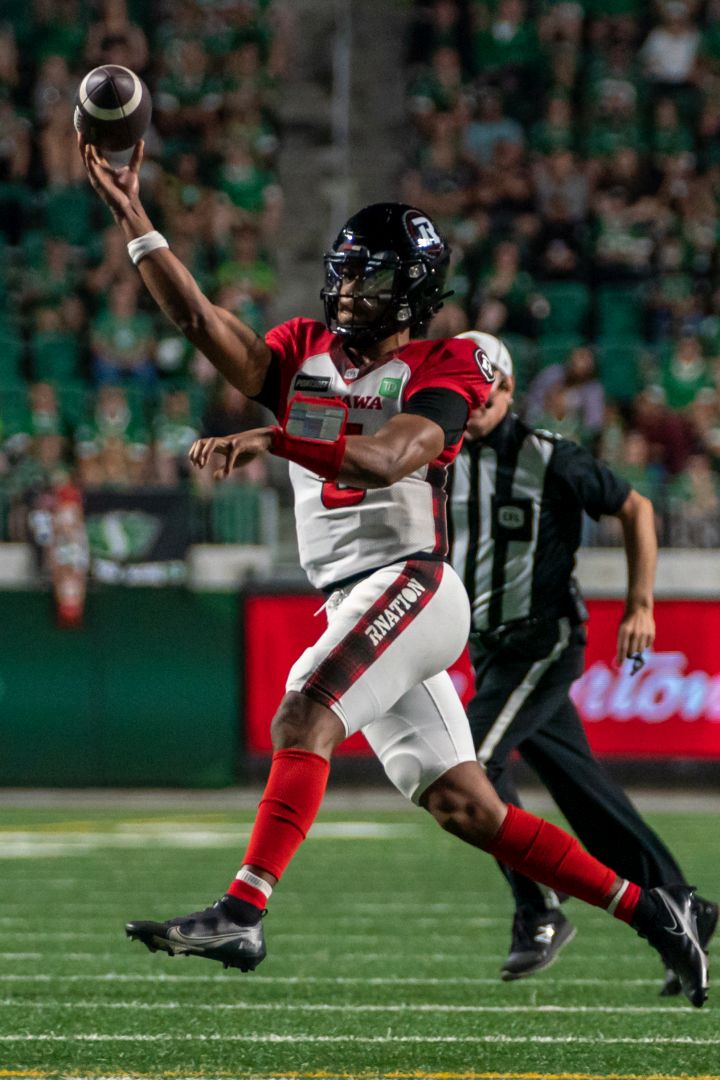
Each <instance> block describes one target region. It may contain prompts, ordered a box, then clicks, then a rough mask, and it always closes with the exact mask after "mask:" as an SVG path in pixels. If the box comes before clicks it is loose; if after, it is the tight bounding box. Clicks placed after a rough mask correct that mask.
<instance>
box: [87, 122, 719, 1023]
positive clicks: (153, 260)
mask: <svg viewBox="0 0 720 1080" xmlns="http://www.w3.org/2000/svg"><path fill="white" fill-rule="evenodd" d="M80 150H81V153H82V155H83V158H84V161H85V165H86V168H87V172H88V176H89V178H90V181H91V183H92V185H93V187H94V189H95V190H96V192H97V193H98V194H99V195H100V196H101V197H102V198H103V199H104V201H105V202H106V203H107V205H108V206H109V207H110V209H111V211H112V213H113V215H114V217H115V219H116V221H117V222H118V224H119V225H120V227H121V229H122V230H123V233H124V236H125V238H126V240H127V241H128V253H129V255H130V258H131V259H132V261H133V262H134V263H135V264H136V265H137V266H138V268H139V272H140V276H141V277H142V279H143V281H144V283H145V285H146V286H147V288H148V289H149V291H150V293H151V294H152V296H153V297H154V298H155V300H156V301H157V303H158V305H159V307H160V308H161V309H162V310H163V311H164V312H165V314H166V315H168V316H169V317H170V318H171V319H172V320H173V322H174V323H175V324H176V325H177V326H178V327H179V328H180V330H181V331H182V332H183V333H184V334H185V335H186V337H187V338H188V339H189V340H190V341H191V342H192V343H193V345H194V346H195V347H196V348H198V349H200V350H201V351H202V352H203V353H204V354H205V355H206V356H207V357H208V358H209V359H210V360H211V361H212V363H213V364H214V365H215V367H216V368H217V369H218V370H219V371H220V372H221V373H222V374H223V375H224V376H225V378H227V379H228V381H229V382H231V383H232V384H233V385H234V386H236V387H237V388H238V389H239V390H241V391H242V392H243V393H244V394H246V395H248V396H249V397H253V398H255V399H257V400H260V401H262V402H264V403H265V404H267V405H269V406H270V407H271V408H272V409H273V411H274V412H275V415H276V416H277V417H278V419H279V421H280V423H279V424H277V425H274V426H272V427H267V428H260V429H257V430H254V431H248V432H245V433H243V434H241V435H236V436H231V437H229V438H224V439H208V440H199V441H198V442H196V443H195V444H194V445H193V447H192V449H191V451H190V456H191V460H192V462H193V464H194V465H196V466H197V467H199V468H204V467H205V466H206V465H208V464H209V463H210V462H211V461H212V460H213V458H217V459H218V460H219V461H220V462H221V467H220V468H219V469H218V470H217V472H216V475H219V476H224V475H228V474H229V473H230V472H231V471H232V469H233V468H235V467H236V466H239V465H243V464H245V463H246V462H247V461H248V460H250V459H251V458H253V457H254V456H255V455H257V454H260V453H265V452H270V453H272V454H276V455H279V456H280V457H284V458H286V459H288V460H289V461H290V463H291V465H290V468H291V477H292V482H293V486H294V489H295V505H296V518H297V527H298V535H299V545H300V553H301V560H302V563H303V566H304V568H305V570H306V571H307V574H308V576H309V578H310V580H311V582H312V583H313V584H314V585H317V586H319V587H320V588H322V589H324V590H325V591H326V592H327V593H328V596H329V599H328V601H327V605H326V608H327V615H328V627H327V629H326V630H325V631H324V633H322V634H321V635H320V637H319V638H318V641H317V642H316V643H315V644H314V645H313V646H312V647H311V648H309V649H308V650H306V652H305V653H304V654H303V655H302V656H301V657H300V658H299V660H298V661H297V662H296V663H295V665H294V666H293V668H292V669H291V671H290V675H289V677H288V683H287V690H286V694H285V696H284V697H283V699H282V702H281V704H280V707H279V709H278V711H277V713H276V715H275V717H274V718H273V721H272V737H273V746H274V754H273V759H272V765H271V769H270V775H269V778H268V781H267V785H266V788H265V792H264V795H263V798H262V801H261V803H260V806H259V808H258V813H257V817H256V819H255V824H254V827H253V831H252V835H251V838H250V842H249V845H248V848H247V851H246V853H245V857H244V859H243V863H242V866H241V868H240V870H239V872H238V874H237V876H236V878H235V879H234V880H233V882H232V883H231V885H230V886H229V888H228V891H227V894H226V895H225V896H224V897H222V898H221V899H220V900H219V901H217V902H216V903H215V904H214V905H213V906H212V907H208V908H206V909H204V910H203V911H199V912H195V913H193V914H191V915H185V916H180V917H177V918H173V919H169V920H167V921H166V922H152V921H138V922H131V923H129V924H128V926H127V933H128V935H129V936H130V937H131V938H135V939H139V940H140V941H142V942H144V944H146V945H147V946H148V948H150V949H151V950H153V951H155V950H157V949H162V950H164V951H166V952H169V953H190V954H193V955H197V956H201V957H206V958H209V959H214V960H219V961H221V962H222V963H224V964H225V965H228V966H234V967H239V968H241V969H243V970H248V969H253V968H255V967H256V966H257V964H259V963H260V961H261V960H262V959H263V957H264V956H265V944H264V937H263V930H262V922H261V916H262V914H263V911H264V909H265V906H266V903H267V900H268V898H269V896H270V895H271V893H272V891H273V888H274V886H275V885H276V884H277V882H278V880H279V879H280V878H281V877H282V874H283V873H284V871H285V869H286V867H287V865H288V863H289V862H290V860H291V858H292V856H293V855H294V853H295V852H296V851H297V849H298V847H299V846H300V844H301V843H302V841H303V840H304V838H305V835H306V833H307V831H308V829H309V828H310V826H311V825H312V822H313V820H314V818H315V816H316V814H317V811H318V809H319V807H320V803H321V801H322V798H323V795H324V792H325V787H326V783H327V778H328V772H329V767H330V766H329V763H330V758H331V756H332V753H333V750H334V749H335V747H336V746H337V745H338V744H339V743H340V742H342V741H343V740H344V739H345V738H346V737H347V736H348V735H349V734H352V732H354V731H358V730H362V731H363V732H364V733H365V735H366V737H367V739H368V741H369V743H370V745H371V746H372V747H373V749H374V751H375V753H376V754H377V755H378V757H379V758H380V760H381V762H382V764H383V766H384V768H385V771H386V772H387V774H388V776H389V778H390V779H391V781H392V782H393V783H394V784H395V785H396V786H397V787H398V788H399V790H400V791H401V792H402V793H403V794H404V795H406V796H407V797H408V798H409V799H411V800H413V801H414V802H415V803H417V804H419V805H420V806H422V807H424V808H425V809H426V810H427V811H429V812H430V813H431V814H432V815H433V816H434V817H435V818H436V820H437V821H438V822H439V823H440V825H441V826H442V827H443V828H445V829H447V830H448V831H449V832H451V833H454V834H455V835H456V836H459V837H460V838H462V839H463V840H466V841H467V842H468V843H470V844H473V845H475V846H477V847H479V848H482V849H484V850H486V851H488V852H490V853H491V854H493V855H494V856H495V857H496V858H498V859H500V860H502V862H504V863H506V864H507V865H509V866H512V867H514V868H515V869H517V870H519V871H521V872H523V873H525V874H526V875H527V876H529V877H532V878H534V879H535V880H537V881H540V882H541V883H542V884H545V885H547V886H549V887H550V888H553V889H555V890H559V891H561V892H566V893H569V894H571V895H573V896H578V897H580V898H581V899H583V900H585V901H586V902H588V903H590V904H594V905H596V906H598V907H602V908H605V909H606V910H608V911H609V912H610V913H611V914H613V915H614V916H615V917H616V918H619V919H621V920H623V921H625V922H627V923H629V924H631V925H633V926H634V927H635V929H636V930H637V931H638V932H639V933H640V934H641V935H642V936H644V937H646V938H647V939H648V941H649V942H650V943H651V944H652V945H654V947H655V948H657V949H658V951H659V952H660V953H661V955H662V956H663V958H664V959H665V962H666V963H667V964H668V965H669V966H670V967H672V968H673V969H674V970H676V972H677V974H678V977H679V978H680V980H681V983H682V986H683V989H684V991H685V993H686V995H687V996H688V997H689V999H690V1000H691V1001H692V1002H693V1004H695V1005H697V1006H700V1005H702V1003H703V1002H704V1001H705V999H706V996H707V959H706V956H705V953H704V952H703V950H702V948H701V947H700V944H699V942H698V940H697V928H696V925H695V922H694V915H693V911H692V904H691V901H692V890H691V889H689V888H688V887H685V886H682V887H674V888H666V889H660V888H658V889H654V890H643V889H640V888H639V886H637V885H635V884H633V883H632V882H630V881H627V880H625V879H623V878H620V877H618V875H616V874H615V873H614V871H612V870H611V869H609V868H608V867H607V866H604V865H603V864H602V863H600V862H599V861H598V860H597V859H595V858H593V857H592V856H591V855H589V854H588V853H587V852H585V851H584V850H583V849H582V848H581V847H580V845H579V844H578V842H577V841H576V840H575V839H573V838H572V837H571V836H569V835H568V834H567V833H565V832H563V831H562V830H561V829H559V828H557V827H556V826H554V825H550V824H549V823H547V822H545V821H543V820H541V819H540V818H538V817H535V816H534V815H532V814H529V813H527V812H526V811H525V810H522V809H519V808H517V807H513V806H509V805H506V804H505V803H503V802H502V800H501V799H500V798H499V796H498V795H497V794H496V792H495V790H494V788H493V787H492V785H491V784H490V782H489V780H488V779H487V777H486V775H485V773H484V772H483V770H482V768H481V767H480V765H479V764H478V762H477V760H476V759H475V751H474V747H473V742H472V738H471V735H470V729H469V725H468V722H467V719H466V717H465V713H464V711H463V708H462V705H461V703H460V699H459V698H458V696H457V694H456V693H455V690H454V688H453V686H452V683H451V681H450V679H449V676H448V675H447V674H446V672H445V669H446V668H447V666H448V665H449V664H450V663H451V662H452V661H453V660H455V659H456V657H457V656H458V654H459V653H460V652H461V650H462V648H463V646H464V645H465V642H466V639H467V636H468V629H469V623H470V618H469V605H468V600H467V596H466V594H465V590H464V587H463V585H462V582H461V581H460V579H459V578H458V576H457V575H456V574H455V572H454V571H453V570H452V568H451V567H450V566H449V564H448V563H447V562H446V561H445V555H446V550H447V544H446V536H445V529H446V523H445V506H444V490H443V486H444V480H445V470H446V466H447V465H448V464H449V463H450V462H451V461H452V460H453V459H454V457H455V456H456V454H457V452H458V450H459V448H460V445H461V442H462V433H463V429H464V425H465V422H466V420H467V417H468V416H469V414H470V412H472V411H473V410H475V409H476V408H478V407H479V406H480V405H482V404H483V402H485V401H486V400H487V397H488V395H489V393H490V391H491V389H492V379H493V375H492V370H491V369H490V367H489V364H488V361H487V357H486V356H485V354H484V352H483V351H482V349H479V348H478V347H477V346H476V345H475V343H474V342H472V341H469V340H467V339H462V340H460V339H449V340H441V341H422V340H420V341H418V340H412V339H411V334H412V333H413V332H415V333H417V332H418V331H419V330H421V328H422V326H423V325H424V324H425V323H426V322H427V320H428V319H429V318H430V317H431V315H432V314H433V313H434V312H435V311H437V310H438V308H439V307H440V306H441V304H442V300H443V296H444V293H443V289H444V280H445V274H446V269H447V264H448V255H449V252H448V247H447V244H446V243H445V241H444V240H443V239H442V237H441V236H440V235H439V234H438V232H437V230H436V229H435V227H434V225H433V223H432V221H430V220H429V219H428V218H427V216H426V215H425V214H423V213H422V212H421V211H420V210H417V209H415V208H413V207H409V206H404V205H401V204H398V203H380V204H377V205H375V206H370V207H366V208H365V209H364V210H361V211H360V212H359V213H357V214H355V215H354V216H353V217H352V218H350V220H349V221H348V222H347V224H346V225H345V226H344V227H343V228H342V229H341V231H340V233H339V235H338V237H337V239H336V241H335V243H334V245H333V247H332V250H331V251H330V252H329V253H328V254H327V255H326V257H325V286H324V288H323V290H322V296H323V300H324V303H325V316H326V324H325V325H322V324H320V323H318V322H315V321H313V320H310V319H293V320H292V321H290V322H288V323H284V324H283V325H281V326H279V327H276V328H275V329H274V330H271V331H270V333H269V334H268V335H267V337H266V338H265V339H263V338H260V337H258V336H257V334H255V333H254V332H253V331H252V330H251V329H250V328H249V327H248V326H246V325H244V324H243V323H242V322H240V321H239V320H238V319H236V318H235V317H234V316H233V315H231V314H230V313H229V312H227V311H225V310H223V309H222V308H219V307H218V306H216V305H214V304H213V303H211V302H210V301H209V300H208V299H207V298H206V297H205V296H204V295H203V293H202V292H201V290H200V289H199V287H198V285H197V283H196V282H195V280H194V279H193V277H192V276H191V274H190V273H189V272H188V270H187V269H186V268H185V267H184V266H183V265H182V264H181V263H180V261H179V260H178V259H177V258H176V257H175V256H174V255H173V254H172V252H171V251H170V249H169V247H168V244H167V241H166V240H165V238H164V237H162V236H161V235H160V234H159V233H158V232H156V231H155V230H154V229H153V226H152V223H151V221H150V220H149V218H148V216H147V214H146V212H145V210H144V208H143V206H142V203H141V201H140V196H139V169H140V163H141V159H142V144H141V143H139V144H138V145H137V146H136V147H135V150H134V153H133V157H132V160H131V162H130V164H129V165H128V166H125V167H124V168H122V169H118V170H115V169H113V168H112V167H111V166H110V165H109V164H108V163H107V162H106V161H105V160H104V159H103V158H102V156H101V154H100V152H99V151H98V150H97V148H95V147H93V146H89V145H86V144H85V143H84V142H83V141H82V139H81V140H80Z"/></svg>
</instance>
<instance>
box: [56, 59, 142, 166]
mask: <svg viewBox="0 0 720 1080" xmlns="http://www.w3.org/2000/svg"><path fill="white" fill-rule="evenodd" d="M151 113H152V99H151V98H150V91H149V90H148V88H147V86H146V85H145V83H144V82H143V81H142V79H141V78H139V76H137V75H136V74H135V72H134V71H130V69H129V68H126V67H120V66H119V65H118V64H104V65H103V66H102V67H96V68H93V70H92V71H90V72H88V74H87V75H86V76H85V78H84V79H83V81H82V82H81V83H80V88H79V90H78V92H77V98H76V100H75V115H74V123H75V128H76V130H77V131H79V132H80V133H81V135H83V136H84V137H85V139H86V140H87V142H89V143H93V145H95V146H99V147H100V148H101V149H103V150H110V151H116V150H128V149H129V148H130V147H131V146H133V145H134V144H135V143H136V142H137V141H138V139H142V137H143V135H144V134H145V132H146V131H147V128H148V125H149V123H150V115H151Z"/></svg>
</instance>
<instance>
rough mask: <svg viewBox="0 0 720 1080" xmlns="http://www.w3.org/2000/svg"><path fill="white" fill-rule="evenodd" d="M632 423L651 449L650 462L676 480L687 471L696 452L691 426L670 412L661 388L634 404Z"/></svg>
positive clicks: (649, 390) (652, 389)
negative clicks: (691, 455)
mask: <svg viewBox="0 0 720 1080" xmlns="http://www.w3.org/2000/svg"><path fill="white" fill-rule="evenodd" d="M632 417H633V419H632V423H633V426H634V427H635V428H637V430H638V431H639V432H640V433H641V434H642V435H643V436H644V437H645V439H646V441H647V443H648V445H649V447H650V460H651V461H652V462H654V463H657V464H658V465H661V466H662V468H663V470H664V472H665V474H666V475H670V476H675V475H676V474H677V473H679V472H681V471H682V469H684V468H685V463H686V462H687V459H688V457H689V456H690V454H691V452H692V448H693V441H694V440H693V437H692V432H691V430H690V428H689V425H688V424H687V423H686V422H685V421H684V420H683V419H682V417H680V416H678V414H677V413H674V412H672V411H671V410H670V409H668V407H667V405H666V404H665V394H664V392H663V390H662V389H661V388H660V387H658V386H650V387H648V388H647V389H645V390H643V391H642V393H640V394H639V395H638V396H637V398H636V399H635V401H634V403H633V412H632Z"/></svg>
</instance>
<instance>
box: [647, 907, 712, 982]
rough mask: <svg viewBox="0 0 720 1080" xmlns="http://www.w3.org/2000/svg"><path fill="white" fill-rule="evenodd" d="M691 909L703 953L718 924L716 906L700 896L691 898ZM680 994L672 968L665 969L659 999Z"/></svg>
mask: <svg viewBox="0 0 720 1080" xmlns="http://www.w3.org/2000/svg"><path fill="white" fill-rule="evenodd" d="M692 908H693V912H694V913H695V921H696V922H697V937H698V941H699V942H700V944H701V945H702V947H703V949H704V950H705V952H707V950H708V945H709V944H710V942H711V940H712V936H713V934H714V933H715V930H716V929H717V924H718V905H717V904H716V903H714V901H712V900H704V899H703V897H702V896H693V898H692ZM681 993H682V986H681V985H680V980H679V979H678V977H677V975H676V974H675V972H674V971H673V970H672V968H666V969H665V982H664V983H663V987H662V990H661V991H660V997H677V995H678V994H681Z"/></svg>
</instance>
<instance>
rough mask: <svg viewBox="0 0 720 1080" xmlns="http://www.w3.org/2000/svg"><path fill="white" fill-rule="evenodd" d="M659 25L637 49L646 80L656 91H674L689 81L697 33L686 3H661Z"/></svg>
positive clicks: (675, 0) (669, 0)
mask: <svg viewBox="0 0 720 1080" xmlns="http://www.w3.org/2000/svg"><path fill="white" fill-rule="evenodd" d="M659 11H660V25H659V26H655V27H653V29H652V30H651V31H650V33H649V34H648V36H647V37H646V38H645V41H644V42H643V45H642V48H641V49H640V59H641V61H642V63H643V66H644V68H645V74H646V75H647V77H648V79H651V80H652V82H654V83H655V85H656V86H657V87H659V88H663V87H666V88H674V87H677V86H683V85H686V84H688V83H690V82H691V81H692V79H693V78H694V76H695V59H696V57H697V53H698V48H699V46H700V32H699V30H698V28H697V26H696V25H695V23H694V22H693V21H692V18H691V7H690V4H689V3H688V2H686V0H663V2H662V3H661V4H660V6H659Z"/></svg>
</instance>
